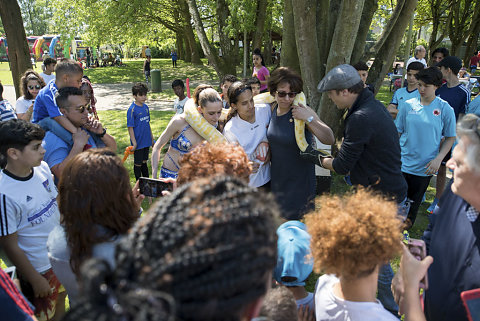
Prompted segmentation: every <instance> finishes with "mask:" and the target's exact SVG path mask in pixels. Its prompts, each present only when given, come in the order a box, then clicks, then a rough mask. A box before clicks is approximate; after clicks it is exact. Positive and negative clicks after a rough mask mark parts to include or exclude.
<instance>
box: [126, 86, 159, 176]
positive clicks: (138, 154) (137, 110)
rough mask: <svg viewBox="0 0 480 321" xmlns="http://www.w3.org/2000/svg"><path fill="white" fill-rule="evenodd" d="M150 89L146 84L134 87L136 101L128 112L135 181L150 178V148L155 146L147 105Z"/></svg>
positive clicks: (133, 92)
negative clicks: (148, 164) (148, 163)
mask: <svg viewBox="0 0 480 321" xmlns="http://www.w3.org/2000/svg"><path fill="white" fill-rule="evenodd" d="M147 92H148V88H147V86H146V85H145V84H142V83H136V84H134V85H133V87H132V94H133V97H134V99H135V101H134V102H133V103H132V104H131V105H130V107H129V108H128V111H127V127H128V134H129V135H130V143H131V144H132V146H133V150H134V153H133V159H134V160H133V163H134V165H133V172H134V173H135V179H136V180H137V181H138V179H139V178H140V177H141V176H143V177H149V174H148V166H147V160H148V153H149V151H150V146H153V134H152V129H151V128H150V111H149V110H148V106H147V105H146V104H145V101H146V100H147Z"/></svg>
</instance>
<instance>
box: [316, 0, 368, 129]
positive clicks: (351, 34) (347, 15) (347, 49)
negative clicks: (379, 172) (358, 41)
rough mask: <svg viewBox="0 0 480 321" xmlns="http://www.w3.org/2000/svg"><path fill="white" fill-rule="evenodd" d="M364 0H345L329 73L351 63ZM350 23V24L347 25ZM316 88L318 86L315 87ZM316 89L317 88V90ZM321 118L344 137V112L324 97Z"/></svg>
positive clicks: (332, 46) (334, 38) (330, 55)
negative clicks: (338, 66)
mask: <svg viewBox="0 0 480 321" xmlns="http://www.w3.org/2000/svg"><path fill="white" fill-rule="evenodd" d="M364 2H365V1H364V0H363V1H359V0H343V1H342V3H341V6H340V9H339V11H338V16H337V17H336V20H335V21H336V26H335V29H334V30H335V31H334V33H333V37H332V42H331V46H330V52H329V54H328V59H327V67H326V70H327V72H328V71H329V70H330V69H332V68H333V67H335V66H337V65H340V64H344V63H350V58H351V56H352V51H353V46H354V44H355V35H356V34H357V32H358V27H359V25H360V19H361V16H362V11H363V5H364ZM345 21H348V23H345ZM315 87H316V86H315ZM315 89H316V88H315ZM319 109H320V118H321V119H322V120H323V121H324V122H325V123H326V124H327V125H328V126H330V128H331V129H332V130H333V133H334V134H335V135H336V137H342V133H341V131H342V127H343V126H342V122H343V119H342V116H343V113H344V111H343V110H339V109H338V108H336V107H335V106H334V104H333V103H332V101H331V100H330V99H328V96H327V95H326V94H325V95H322V98H321V101H320V108H319Z"/></svg>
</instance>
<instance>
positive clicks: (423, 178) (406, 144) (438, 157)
mask: <svg viewBox="0 0 480 321" xmlns="http://www.w3.org/2000/svg"><path fill="white" fill-rule="evenodd" d="M416 78H417V79H418V91H419V93H420V99H419V98H412V99H409V100H407V101H406V103H405V106H404V107H403V108H400V110H399V112H398V115H397V118H396V120H395V124H396V126H397V130H398V132H399V135H400V148H401V156H402V172H403V175H404V177H405V179H406V181H407V185H408V192H407V197H408V198H409V199H410V200H412V201H413V203H412V206H411V207H410V211H409V213H408V216H407V220H409V221H407V225H408V224H411V225H413V224H414V222H415V218H416V216H417V211H418V207H419V206H420V204H421V200H422V196H423V194H424V193H425V191H426V190H427V187H428V184H429V183H430V179H431V177H432V175H434V174H435V173H436V172H437V171H438V169H439V167H440V164H441V162H442V160H443V158H444V157H445V155H446V154H447V153H448V151H450V149H451V148H452V145H453V142H454V141H455V113H454V111H453V108H452V107H450V105H449V104H448V103H447V102H446V101H444V100H443V99H441V98H439V97H436V96H435V90H436V89H437V88H438V87H439V86H441V84H442V73H441V72H440V70H439V69H438V68H436V67H430V68H427V69H424V70H421V71H420V72H418V74H417V75H416ZM442 137H445V140H444V141H443V142H442ZM411 225H410V226H411Z"/></svg>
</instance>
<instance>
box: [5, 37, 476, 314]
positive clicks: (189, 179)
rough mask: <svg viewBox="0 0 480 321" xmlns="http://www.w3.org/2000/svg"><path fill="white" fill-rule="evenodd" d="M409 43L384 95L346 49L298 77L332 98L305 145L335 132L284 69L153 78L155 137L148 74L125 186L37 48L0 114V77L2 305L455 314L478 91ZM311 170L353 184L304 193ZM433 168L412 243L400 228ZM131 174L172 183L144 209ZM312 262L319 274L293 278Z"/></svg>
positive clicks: (470, 218) (94, 125)
mask: <svg viewBox="0 0 480 321" xmlns="http://www.w3.org/2000/svg"><path fill="white" fill-rule="evenodd" d="M425 55H426V51H425V48H423V47H421V46H420V47H417V48H416V50H415V56H414V57H412V58H411V59H410V60H409V61H408V62H407V65H406V86H405V87H404V88H401V89H398V90H397V91H396V92H395V93H394V96H393V98H392V101H391V102H390V104H389V105H388V106H387V107H386V106H384V105H383V104H382V103H381V102H379V101H378V100H376V99H375V96H374V93H375V88H374V87H373V86H370V85H369V84H368V83H367V82H368V79H369V78H368V65H367V64H366V63H365V62H358V63H356V64H355V65H348V64H342V65H339V66H336V67H334V68H332V69H331V70H329V71H328V73H327V74H326V75H325V77H324V78H323V79H322V80H321V82H320V83H319V84H318V88H317V89H318V91H319V92H321V93H324V94H325V95H328V97H329V98H330V100H331V101H332V102H333V103H334V104H335V106H336V107H334V108H338V109H339V110H344V111H345V112H346V113H345V118H344V126H345V127H344V134H343V140H342V141H341V144H340V145H339V148H338V152H337V153H336V154H335V157H333V156H331V155H329V154H326V153H324V152H320V151H318V150H317V149H316V143H315V141H319V142H321V143H322V144H325V145H334V144H335V143H336V137H335V136H334V133H333V131H332V130H331V129H330V128H329V127H328V126H327V124H325V123H324V122H323V121H322V120H321V119H320V117H319V116H318V114H317V113H316V112H315V111H314V110H313V109H312V108H310V107H309V106H308V105H306V104H304V103H301V102H299V101H300V99H298V98H300V97H302V95H303V93H302V91H303V80H302V78H301V76H300V75H299V74H298V73H296V72H295V71H294V70H292V69H290V68H288V67H278V68H277V69H275V70H274V71H272V72H271V73H270V72H269V70H268V69H267V68H266V66H265V63H264V62H263V57H262V55H261V53H260V51H258V50H255V51H254V53H253V66H254V68H253V72H252V77H251V78H248V79H243V80H241V81H239V80H238V79H237V78H236V77H235V76H233V75H226V76H225V77H224V78H223V79H222V81H221V83H220V88H221V91H222V93H221V94H219V92H217V91H216V90H215V89H214V88H213V87H212V86H210V85H205V84H202V85H199V86H198V87H197V88H196V89H195V91H194V94H193V98H191V99H189V98H188V97H186V96H185V85H184V83H183V82H182V81H181V80H179V79H177V80H175V81H173V83H172V89H173V90H174V93H175V94H176V96H177V99H176V100H175V102H174V110H175V115H174V116H173V117H172V119H171V120H170V122H169V123H168V125H167V127H166V128H165V129H164V131H163V133H161V134H160V135H159V137H158V139H157V140H155V137H156V135H155V134H154V133H153V132H152V129H151V127H150V122H153V121H155V119H152V117H151V116H150V111H149V108H148V105H147V103H146V102H147V95H148V86H147V85H145V84H143V83H135V84H134V85H133V87H132V96H133V102H132V104H131V105H130V106H129V108H128V110H127V115H126V116H127V117H126V124H127V128H128V136H129V138H130V144H131V147H130V150H131V151H132V153H133V158H134V161H133V173H134V176H135V180H136V181H137V183H136V184H135V186H133V187H132V186H131V184H130V179H129V171H128V170H127V168H126V167H125V166H124V164H123V162H122V160H121V159H120V158H119V157H118V155H117V143H116V138H115V137H113V136H111V135H110V134H109V133H108V132H107V128H106V127H104V125H103V124H102V123H101V121H100V120H99V117H98V115H97V114H96V110H95V102H96V100H95V97H94V94H93V87H92V85H91V83H90V81H89V80H88V78H85V76H84V75H83V69H82V68H81V66H79V64H78V63H77V62H75V61H73V60H70V59H62V60H61V61H59V62H58V63H57V62H56V61H54V62H55V63H52V62H49V61H46V63H48V64H50V63H52V64H53V65H54V71H55V75H54V77H55V78H54V79H51V80H50V81H46V80H44V78H43V76H42V75H39V74H38V73H36V72H34V71H27V72H26V73H25V74H24V75H23V77H22V90H23V96H22V97H21V98H19V99H18V101H17V104H16V110H13V108H11V106H9V105H7V104H8V103H7V102H6V101H5V100H3V99H2V98H1V93H2V91H3V88H2V87H1V85H0V111H1V119H0V120H1V121H0V165H1V168H2V170H1V171H0V228H1V234H0V246H1V247H2V249H3V251H4V252H5V254H6V256H7V258H8V260H9V261H10V262H11V264H12V265H13V266H15V269H14V271H15V272H14V273H13V274H10V275H8V274H6V273H5V272H4V271H3V270H0V276H1V278H0V298H2V301H1V303H0V311H2V315H4V316H5V317H6V318H7V319H9V320H10V319H12V320H17V319H22V320H95V319H98V320H242V321H243V320H247V321H249V320H272V321H276V320H290V321H291V320H301V321H304V320H315V319H316V320H319V321H320V320H398V319H399V317H400V315H404V320H414V321H416V320H467V313H468V312H467V310H466V309H465V308H464V306H463V304H462V293H463V292H464V291H468V290H472V289H478V288H480V276H479V275H478V273H476V271H477V270H478V268H480V259H479V254H478V253H479V246H478V243H479V242H478V238H477V235H478V231H479V229H480V223H479V222H478V219H477V218H478V214H479V212H478V209H480V203H479V202H480V194H479V192H478V191H479V190H480V115H478V110H480V108H477V107H475V106H476V105H479V104H478V103H479V102H480V101H478V99H476V100H473V101H470V94H469V91H468V89H467V88H466V87H465V86H464V85H463V84H461V83H460V82H459V77H458V74H459V71H460V70H461V68H462V63H461V61H460V59H458V58H457V57H454V56H449V55H448V51H447V50H446V49H445V50H443V49H437V50H435V51H434V52H433V53H432V62H429V63H427V62H426V61H425ZM172 59H173V57H172ZM146 61H147V62H148V65H147V63H145V64H144V68H143V71H144V75H145V78H146V80H147V82H148V77H149V75H148V73H149V71H150V65H149V63H150V57H149V55H147V60H146ZM477 63H478V62H477ZM146 65H147V66H146ZM429 65H430V66H429ZM146 67H147V68H146ZM49 68H50V67H49ZM49 70H50V69H49ZM50 74H51V72H50ZM475 113H477V115H475ZM192 115H195V116H192ZM192 117H197V118H195V119H194V118H192ZM17 118H18V119H17ZM198 123H200V124H201V125H200V126H198ZM299 124H302V125H304V127H299ZM298 128H301V129H300V130H299V129H298ZM208 130H211V131H210V133H212V132H213V133H214V135H212V134H210V135H209V134H208ZM126 134H127V133H126ZM213 137H216V138H215V139H214V138H213ZM218 137H220V139H218ZM299 137H302V139H305V141H306V144H307V147H306V148H302V147H301V146H300V143H299V140H300V139H299ZM167 144H168V148H167V150H166V153H165V154H164V155H163V157H162V150H163V148H164V147H165V146H166V145H167ZM150 147H153V152H152V155H151V165H152V166H151V167H152V173H149V167H148V160H149V159H150ZM452 150H453V151H452ZM160 164H161V165H160ZM316 166H320V167H323V168H324V169H327V170H330V171H332V172H335V173H337V174H339V175H345V178H346V179H345V180H346V182H348V183H349V184H351V185H354V186H355V189H353V190H352V191H350V192H348V193H347V194H345V195H342V196H340V195H330V196H328V195H324V196H322V197H319V198H316V178H315V170H316V169H315V167H316ZM159 167H160V171H159ZM447 169H448V170H450V171H452V173H453V174H452V175H453V178H452V179H451V180H450V182H448V184H446V173H447ZM434 175H437V195H436V199H435V201H434V202H433V203H432V204H431V209H430V210H431V212H432V214H431V215H430V217H429V218H430V224H429V226H428V228H427V229H426V231H425V233H424V237H423V243H422V241H419V240H415V241H417V242H419V243H415V244H417V245H418V244H420V245H419V246H420V248H421V245H422V244H424V248H425V253H423V255H422V256H420V257H419V259H417V258H416V256H415V255H416V252H414V250H412V248H411V247H410V245H411V244H412V243H411V242H410V241H412V240H409V237H408V232H406V231H404V230H409V229H410V228H411V227H412V226H413V225H414V224H415V219H416V217H417V213H418V210H419V207H420V204H421V203H422V198H423V196H424V194H425V192H426V189H427V187H428V186H429V184H430V180H431V178H432V177H433V176H434ZM142 177H144V178H150V177H152V178H154V179H158V180H160V181H162V182H165V183H169V184H171V185H172V186H173V191H163V192H162V195H163V197H161V198H160V199H159V200H157V201H156V202H155V203H154V204H153V205H152V206H151V207H150V208H149V209H148V211H146V213H143V209H142V201H143V200H144V198H145V196H144V195H142V194H141V192H140V184H139V181H140V180H141V178H142ZM442 179H443V180H442ZM445 185H446V187H445ZM402 240H403V242H402ZM405 244H406V245H405ZM411 251H412V252H413V253H411ZM417 254H418V253H417ZM398 256H401V263H400V267H399V269H398V271H397V274H396V275H394V273H393V269H392V267H391V265H390V260H392V259H393V258H395V257H398ZM313 270H315V272H316V273H319V274H320V275H321V276H320V277H319V278H318V280H316V286H315V290H314V292H308V289H307V286H306V282H307V279H308V278H309V277H310V276H311V274H312V271H313ZM427 279H428V282H427V281H426V280H427ZM421 287H423V289H424V292H423V296H422V300H423V304H422V302H421V298H420V295H419V294H420V288H421ZM67 296H68V300H69V306H70V308H69V311H67V312H66V311H65V299H66V297H67Z"/></svg>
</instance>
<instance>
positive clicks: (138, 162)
mask: <svg viewBox="0 0 480 321" xmlns="http://www.w3.org/2000/svg"><path fill="white" fill-rule="evenodd" d="M149 151H150V147H145V148H142V149H136V150H135V151H134V152H133V173H134V174H135V179H136V180H137V181H138V179H139V178H140V177H142V176H143V177H149V174H148V166H147V160H148V153H149Z"/></svg>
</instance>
